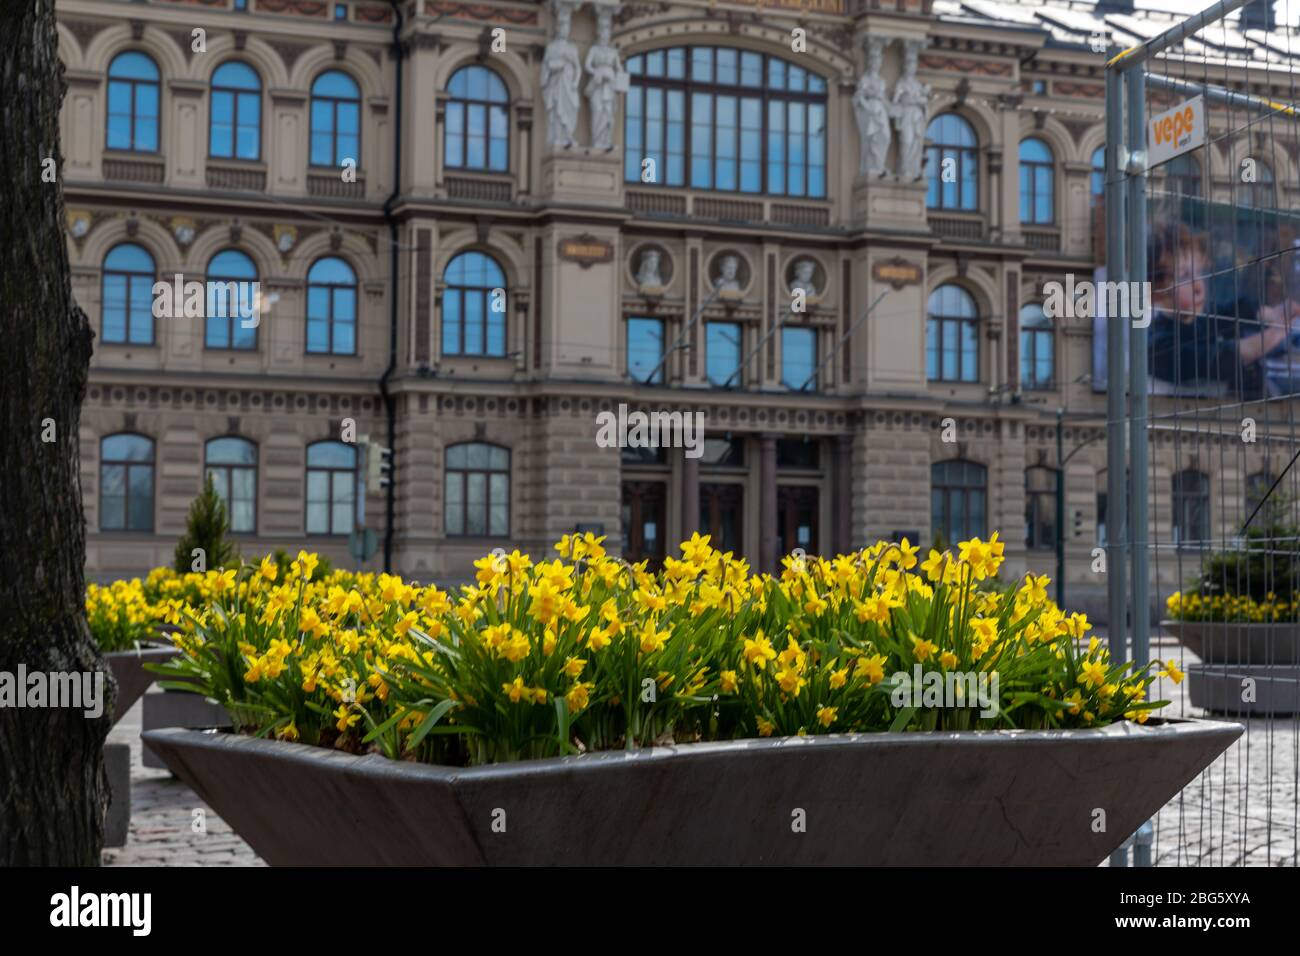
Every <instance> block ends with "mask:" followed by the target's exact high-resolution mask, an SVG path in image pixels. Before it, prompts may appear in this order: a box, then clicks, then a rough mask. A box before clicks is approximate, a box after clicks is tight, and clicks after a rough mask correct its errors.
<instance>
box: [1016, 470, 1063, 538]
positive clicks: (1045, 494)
mask: <svg viewBox="0 0 1300 956" xmlns="http://www.w3.org/2000/svg"><path fill="white" fill-rule="evenodd" d="M1031 473H1042V474H1047V475H1050V476H1051V482H1050V484H1051V486H1052V487H1051V488H1049V489H1041V488H1034V487H1033V482H1032V481H1031V479H1030V476H1031ZM1060 481H1061V472H1060V470H1059V469H1056V468H1052V467H1051V466H1050V465H1030V466H1029V467H1028V468H1026V469H1025V549H1026V550H1028V551H1050V550H1054V549H1055V548H1056V544H1057V540H1058V538H1059V536H1060V534H1061V529H1060V528H1055V525H1056V500H1057V496H1058V495H1059V494H1060V487H1061V486H1060ZM1043 498H1046V499H1047V501H1048V503H1049V504H1050V505H1051V509H1052V510H1051V513H1052V524H1051V527H1053V528H1055V531H1054V534H1053V536H1051V537H1050V538H1049V539H1048V540H1047V541H1045V542H1044V541H1043V540H1042V539H1043V535H1042V534H1041V533H1036V532H1040V531H1041V529H1039V528H1038V522H1037V519H1038V515H1039V511H1038V508H1037V505H1038V503H1039V500H1040V499H1043Z"/></svg>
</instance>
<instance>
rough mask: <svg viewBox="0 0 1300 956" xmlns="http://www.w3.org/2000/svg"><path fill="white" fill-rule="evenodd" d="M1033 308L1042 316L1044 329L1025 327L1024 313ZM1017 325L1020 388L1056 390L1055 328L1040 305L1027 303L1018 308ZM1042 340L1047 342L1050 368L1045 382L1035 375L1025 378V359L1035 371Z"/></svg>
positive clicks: (1041, 390)
mask: <svg viewBox="0 0 1300 956" xmlns="http://www.w3.org/2000/svg"><path fill="white" fill-rule="evenodd" d="M1035 308H1036V309H1038V311H1039V312H1040V313H1041V314H1042V317H1043V321H1044V322H1046V323H1047V325H1046V327H1043V326H1037V325H1036V326H1029V327H1026V324H1025V312H1026V311H1027V310H1029V309H1035ZM1019 325H1020V328H1019V330H1018V331H1019V333H1020V336H1019V337H1020V342H1019V357H1020V370H1019V371H1020V388H1021V390H1023V391H1031V392H1050V391H1052V390H1054V389H1055V388H1056V326H1055V324H1054V323H1053V322H1052V320H1051V318H1050V317H1049V316H1048V315H1047V311H1046V310H1045V309H1044V308H1043V307H1042V304H1041V303H1038V302H1027V303H1025V304H1024V305H1023V306H1021V307H1020V322H1019ZM1043 339H1046V340H1047V354H1048V365H1049V366H1050V367H1051V375H1050V376H1049V377H1048V379H1047V380H1046V381H1044V380H1042V379H1040V378H1039V377H1038V375H1037V374H1033V375H1031V376H1029V377H1028V378H1026V376H1025V362H1026V358H1027V357H1028V359H1029V367H1030V368H1031V369H1035V370H1036V369H1037V367H1038V361H1037V360H1038V357H1039V354H1038V353H1039V348H1040V346H1041V343H1042V340H1043ZM1030 353H1032V354H1030Z"/></svg>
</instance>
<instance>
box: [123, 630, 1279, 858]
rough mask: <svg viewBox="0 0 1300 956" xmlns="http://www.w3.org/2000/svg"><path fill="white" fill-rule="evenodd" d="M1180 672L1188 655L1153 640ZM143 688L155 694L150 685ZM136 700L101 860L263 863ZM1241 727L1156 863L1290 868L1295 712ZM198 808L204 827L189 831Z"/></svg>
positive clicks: (1197, 787) (1183, 710)
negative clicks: (123, 805)
mask: <svg viewBox="0 0 1300 956" xmlns="http://www.w3.org/2000/svg"><path fill="white" fill-rule="evenodd" d="M1154 651H1155V653H1157V654H1159V656H1160V657H1162V658H1165V659H1167V658H1168V657H1170V656H1173V657H1174V658H1175V659H1176V660H1178V661H1179V666H1180V667H1183V668H1186V666H1187V665H1188V664H1190V663H1193V662H1195V658H1194V657H1192V656H1191V655H1190V654H1187V653H1185V652H1184V651H1183V650H1182V649H1181V648H1179V647H1178V646H1177V645H1170V644H1161V645H1158V646H1157V647H1156V648H1155V649H1154ZM151 693H159V692H158V691H151ZM1153 693H1155V694H1156V695H1158V699H1162V700H1164V699H1168V700H1171V701H1173V703H1172V704H1171V705H1170V706H1169V707H1168V708H1166V709H1165V711H1164V712H1165V713H1166V714H1168V715H1169V716H1186V717H1198V716H1204V714H1203V713H1202V712H1200V711H1197V710H1195V709H1194V708H1192V707H1191V705H1190V704H1189V703H1188V702H1187V682H1186V681H1184V682H1183V683H1182V684H1181V685H1175V684H1174V683H1173V682H1172V681H1169V680H1160V681H1157V683H1156V685H1155V687H1154V690H1153ZM142 706H143V705H142V704H141V703H137V704H136V705H135V707H133V708H132V709H131V712H130V713H129V714H127V716H126V717H125V718H123V720H122V722H121V723H120V724H118V725H117V727H115V728H114V729H113V732H112V734H111V735H110V737H109V740H110V742H113V743H129V744H130V746H131V801H132V806H131V811H132V812H131V831H130V834H129V835H128V837H127V844H126V846H125V847H121V848H118V849H108V850H105V851H104V854H103V862H104V864H105V865H108V866H262V865H264V864H263V863H262V861H261V860H260V859H258V857H257V855H256V854H255V853H253V851H252V850H251V849H250V848H249V846H248V844H246V843H245V842H244V841H243V840H241V839H240V838H239V837H238V836H236V835H235V834H234V833H233V832H232V831H231V829H230V827H229V826H227V825H226V823H225V821H223V820H222V819H221V818H220V817H218V816H217V815H216V814H215V813H213V812H212V810H211V809H210V808H208V807H207V806H205V805H204V803H203V802H202V801H201V800H199V798H198V797H197V796H196V795H195V793H194V791H192V790H191V789H190V788H189V787H187V786H186V785H185V784H183V783H181V782H180V781H179V780H175V779H173V778H172V776H171V775H170V774H169V773H168V772H167V771H165V770H152V769H149V768H147V767H144V766H142V765H141V763H140V714H141V709H142ZM1242 723H1244V724H1245V726H1246V733H1245V734H1244V735H1243V736H1242V737H1241V739H1240V740H1238V741H1237V743H1236V744H1234V745H1233V746H1232V748H1231V749H1229V750H1228V752H1227V753H1225V754H1224V755H1223V756H1222V757H1220V758H1219V759H1218V760H1217V761H1216V762H1215V763H1214V764H1213V765H1211V767H1210V768H1209V769H1208V770H1206V771H1205V772H1204V773H1203V774H1201V776H1200V777H1198V778H1197V779H1196V780H1194V781H1193V782H1192V783H1191V784H1190V785H1188V786H1187V787H1186V788H1185V789H1184V790H1183V792H1182V794H1181V795H1180V796H1179V798H1178V799H1176V800H1174V801H1172V802H1171V803H1170V804H1169V805H1168V806H1166V807H1165V808H1164V809H1163V810H1161V811H1160V813H1159V814H1158V815H1157V817H1156V820H1155V834H1154V838H1155V850H1154V853H1153V857H1154V859H1155V862H1156V864H1157V865H1160V866H1197V865H1214V866H1242V865H1246V866H1295V865H1297V855H1296V838H1297V819H1296V815H1297V780H1298V770H1297V768H1298V767H1300V761H1298V760H1297V756H1298V755H1300V734H1298V733H1297V730H1298V729H1300V718H1293V717H1283V718H1278V719H1277V720H1273V721H1267V720H1246V721H1242ZM196 810H202V811H203V818H204V823H205V825H206V832H205V833H200V832H196V831H195V828H194V825H193V824H194V820H195V811H196Z"/></svg>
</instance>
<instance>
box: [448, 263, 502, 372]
mask: <svg viewBox="0 0 1300 956" xmlns="http://www.w3.org/2000/svg"><path fill="white" fill-rule="evenodd" d="M443 281H444V282H445V283H446V288H445V289H444V291H443V293H442V352H443V354H444V355H492V356H504V355H505V354H506V301H505V300H506V293H505V288H506V275H505V273H504V272H503V271H502V270H501V266H500V265H498V264H497V261H496V260H495V259H493V258H492V257H491V256H489V255H487V254H486V253H482V252H473V251H471V252H462V253H461V254H460V255H458V256H456V257H455V258H454V259H452V260H451V262H449V263H447V269H446V271H445V272H444V273H443Z"/></svg>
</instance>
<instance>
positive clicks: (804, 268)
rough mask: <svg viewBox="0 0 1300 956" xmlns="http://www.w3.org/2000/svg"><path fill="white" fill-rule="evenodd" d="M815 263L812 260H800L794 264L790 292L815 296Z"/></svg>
mask: <svg viewBox="0 0 1300 956" xmlns="http://www.w3.org/2000/svg"><path fill="white" fill-rule="evenodd" d="M816 276H817V263H816V262H815V261H814V260H812V259H800V260H798V261H797V262H795V264H794V281H793V282H791V283H790V291H791V292H802V293H803V294H804V295H805V296H808V297H812V296H815V295H817V279H816Z"/></svg>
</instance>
